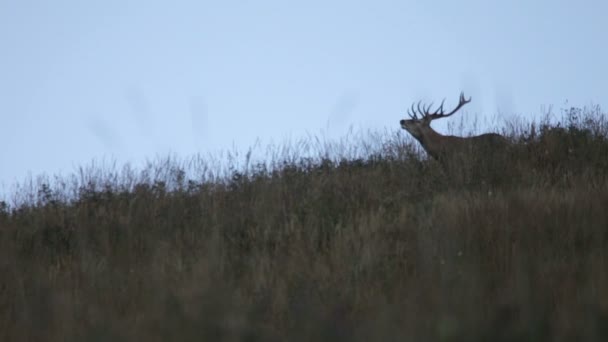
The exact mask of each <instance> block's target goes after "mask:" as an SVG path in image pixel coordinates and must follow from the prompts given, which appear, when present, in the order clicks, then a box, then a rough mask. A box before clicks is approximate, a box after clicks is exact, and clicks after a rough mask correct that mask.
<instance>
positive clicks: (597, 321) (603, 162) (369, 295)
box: [0, 109, 608, 341]
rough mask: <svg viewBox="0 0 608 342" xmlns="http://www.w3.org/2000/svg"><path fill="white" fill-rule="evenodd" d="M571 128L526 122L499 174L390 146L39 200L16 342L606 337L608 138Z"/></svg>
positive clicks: (22, 216) (89, 186) (157, 170)
mask: <svg viewBox="0 0 608 342" xmlns="http://www.w3.org/2000/svg"><path fill="white" fill-rule="evenodd" d="M566 114H567V115H566V116H565V118H564V120H562V122H563V123H562V124H561V126H560V127H557V126H551V125H540V126H537V127H535V128H534V129H532V128H531V127H530V126H522V125H520V126H517V127H511V128H510V130H509V131H508V132H505V133H506V134H507V135H509V137H510V138H511V139H512V140H513V141H514V145H513V148H512V149H510V150H509V151H508V153H506V154H505V155H504V161H505V163H502V164H501V167H500V168H496V167H494V168H492V167H490V168H483V169H480V168H478V167H477V166H478V165H479V164H478V163H477V162H478V159H479V158H480V157H481V158H482V159H483V157H484V156H469V157H470V159H466V158H465V159H464V160H461V161H460V162H459V163H458V167H455V168H449V169H445V168H442V167H440V166H439V165H438V163H436V162H434V161H431V160H427V159H426V158H424V157H421V156H420V153H418V151H417V148H416V145H411V144H410V143H409V142H408V141H404V140H402V138H400V137H402V136H403V134H400V135H391V134H386V135H382V136H374V137H373V139H374V141H373V143H372V142H369V141H368V142H367V143H369V145H365V144H366V141H363V140H362V141H360V142H359V144H360V145H358V147H356V146H355V147H352V146H347V145H340V147H339V148H343V149H349V148H350V149H353V150H356V149H357V148H360V149H362V150H364V151H366V153H363V154H362V155H359V156H357V157H352V156H351V157H348V158H340V157H337V158H329V157H328V154H327V153H318V155H317V156H312V157H310V156H307V157H306V158H304V157H302V158H298V156H297V153H294V154H293V155H289V156H284V158H281V153H278V155H279V158H275V159H274V161H273V162H272V163H251V164H247V167H245V168H240V169H239V168H238V167H234V168H232V169H231V168H228V170H229V172H228V175H229V177H227V178H226V177H220V176H217V174H218V173H213V172H214V170H213V168H204V167H202V168H199V169H198V170H199V173H198V174H197V173H196V172H194V173H191V172H190V173H189V172H187V170H186V169H185V167H184V165H183V164H180V163H179V162H178V161H176V160H172V159H167V160H165V161H164V162H157V163H153V164H151V165H149V166H148V167H147V168H146V169H145V170H143V171H142V172H141V173H136V172H134V171H132V170H130V169H125V170H122V171H121V172H118V173H113V172H105V171H104V170H102V169H99V168H95V167H93V168H90V169H86V170H82V171H81V173H80V174H79V175H75V176H73V178H69V177H68V178H65V179H57V180H56V181H55V182H54V183H52V184H51V182H47V181H42V182H40V183H39V184H34V185H32V186H30V187H29V188H22V189H21V190H20V192H19V193H17V194H15V195H14V197H15V198H18V199H21V200H17V201H16V202H15V204H14V205H12V206H10V207H9V206H8V205H6V203H5V204H2V205H0V274H2V278H1V279H0V340H6V341H18V340H26V339H34V340H62V341H63V340H113V341H120V340H151V341H173V340H196V341H200V340H214V341H221V340H244V339H247V340H251V341H256V340H276V341H283V340H302V341H310V340H319V341H321V340H328V341H335V340H348V341H351V340H419V341H426V340H430V341H436V340H439V341H461V340H523V339H526V340H571V339H574V338H575V337H577V338H581V339H582V340H590V341H594V340H596V341H602V340H606V339H608V329H607V328H606V327H607V326H608V210H606V209H607V208H608V182H607V175H608V139H607V137H608V129H607V126H606V122H605V115H603V114H602V113H601V112H600V111H591V112H585V111H580V110H576V109H573V110H570V111H569V112H568V113H566ZM364 145H365V146H367V147H366V148H362V147H361V146H364ZM296 152H297V150H296ZM198 165H202V164H198ZM203 169H204V172H203V171H200V170H203Z"/></svg>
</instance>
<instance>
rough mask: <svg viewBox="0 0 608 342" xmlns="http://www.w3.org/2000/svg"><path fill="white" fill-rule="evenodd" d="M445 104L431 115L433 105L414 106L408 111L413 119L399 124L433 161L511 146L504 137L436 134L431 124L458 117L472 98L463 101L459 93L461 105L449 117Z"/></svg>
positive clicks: (462, 96) (488, 134)
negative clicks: (442, 119)
mask: <svg viewBox="0 0 608 342" xmlns="http://www.w3.org/2000/svg"><path fill="white" fill-rule="evenodd" d="M444 101H445V100H444ZM444 101H442V102H441V105H440V106H439V107H438V108H437V109H436V110H435V111H434V112H432V113H431V112H430V111H429V110H430V109H431V106H432V104H430V105H428V106H425V105H422V106H421V102H418V105H417V106H416V108H414V104H412V107H411V109H409V110H408V111H407V113H408V115H409V116H410V119H409V120H401V121H400V122H399V123H400V124H401V128H403V129H405V130H406V131H408V132H409V133H410V134H411V135H412V136H413V137H414V138H416V140H418V141H419V142H420V144H421V145H422V147H423V148H424V150H425V151H426V152H427V153H428V154H429V155H430V156H431V157H433V158H434V159H436V160H438V161H445V160H446V158H448V157H450V158H451V157H453V156H455V155H457V154H462V153H466V154H470V153H474V154H481V153H484V152H485V153H492V152H496V151H497V150H501V149H503V148H504V147H506V146H507V145H508V144H509V143H508V141H507V139H505V137H503V136H502V135H500V134H496V133H487V134H482V135H478V136H474V137H467V138H463V137H456V136H452V135H442V134H439V133H437V132H436V131H435V130H434V129H433V128H432V127H431V121H433V120H435V119H441V118H446V117H448V116H450V115H452V114H454V113H456V112H457V111H459V110H460V109H461V108H462V106H464V105H466V104H467V103H469V102H471V98H470V97H469V99H468V100H467V99H465V97H464V93H460V100H459V101H458V105H457V106H456V108H454V109H453V110H452V111H451V112H449V113H445V112H444V109H443V103H444ZM419 115H420V116H419Z"/></svg>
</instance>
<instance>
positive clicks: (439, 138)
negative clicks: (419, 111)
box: [418, 127, 445, 158]
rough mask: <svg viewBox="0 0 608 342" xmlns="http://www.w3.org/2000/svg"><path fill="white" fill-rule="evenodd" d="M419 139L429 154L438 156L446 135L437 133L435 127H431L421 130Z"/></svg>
mask: <svg viewBox="0 0 608 342" xmlns="http://www.w3.org/2000/svg"><path fill="white" fill-rule="evenodd" d="M421 133H422V134H420V137H418V141H420V144H421V145H422V147H424V149H425V150H426V152H427V153H428V154H430V155H431V156H433V157H435V158H437V157H438V156H439V154H440V153H441V150H442V149H443V143H444V141H443V140H445V136H444V135H441V134H439V133H437V132H436V131H435V130H434V129H432V128H431V127H429V128H428V129H425V130H423V131H422V132H421Z"/></svg>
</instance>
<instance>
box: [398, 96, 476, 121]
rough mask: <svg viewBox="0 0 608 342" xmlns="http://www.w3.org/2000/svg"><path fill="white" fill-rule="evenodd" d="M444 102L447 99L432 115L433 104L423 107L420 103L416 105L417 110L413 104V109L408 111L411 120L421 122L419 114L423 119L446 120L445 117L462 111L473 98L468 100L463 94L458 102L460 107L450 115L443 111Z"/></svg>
mask: <svg viewBox="0 0 608 342" xmlns="http://www.w3.org/2000/svg"><path fill="white" fill-rule="evenodd" d="M444 102H445V99H443V101H441V105H439V107H438V108H437V109H436V110H435V111H434V112H432V113H431V112H429V111H430V109H431V107H432V106H433V103H432V102H431V104H429V105H428V106H424V105H422V102H421V101H419V102H418V104H417V105H416V108H414V103H412V107H411V108H410V109H408V111H407V114H408V115H409V116H410V118H412V119H414V120H419V118H418V114H420V115H421V116H422V118H429V119H431V120H435V119H439V118H445V117H448V116H450V115H452V114H454V113H456V112H457V111H459V110H460V108H462V106H464V105H466V104H467V103H469V102H471V98H470V97H469V99H468V100H467V99H465V97H464V92H461V93H460V99H459V100H458V105H457V106H456V108H454V109H453V110H452V111H451V112H449V113H445V112H444V111H443V104H444Z"/></svg>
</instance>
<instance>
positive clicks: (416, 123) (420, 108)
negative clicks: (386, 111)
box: [399, 93, 471, 142]
mask: <svg viewBox="0 0 608 342" xmlns="http://www.w3.org/2000/svg"><path fill="white" fill-rule="evenodd" d="M444 102H445V99H444V100H443V101H441V105H440V106H439V107H438V108H437V109H436V110H435V111H434V112H432V113H431V112H430V109H431V107H432V106H433V104H432V103H431V104H430V105H428V106H424V105H421V102H418V105H417V106H414V105H415V104H412V107H411V108H410V109H408V111H407V113H408V115H409V117H410V119H409V120H401V121H399V123H400V124H401V128H403V129H405V130H406V131H408V132H409V133H410V134H411V135H412V136H413V137H414V138H416V139H417V140H418V141H420V142H423V140H425V137H426V136H427V135H430V134H438V133H436V132H435V131H433V129H432V128H431V121H433V120H436V119H441V118H446V117H448V116H450V115H452V114H454V113H456V112H457V111H459V110H460V108H462V106H464V105H466V104H467V103H469V102H471V98H470V97H469V99H468V100H467V99H465V97H464V93H460V100H459V101H458V105H457V106H456V108H454V109H453V110H452V111H450V112H449V113H445V112H444V109H443V104H444ZM419 115H420V116H419Z"/></svg>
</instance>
